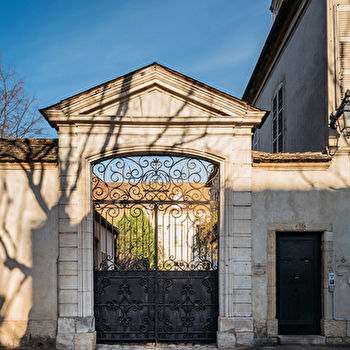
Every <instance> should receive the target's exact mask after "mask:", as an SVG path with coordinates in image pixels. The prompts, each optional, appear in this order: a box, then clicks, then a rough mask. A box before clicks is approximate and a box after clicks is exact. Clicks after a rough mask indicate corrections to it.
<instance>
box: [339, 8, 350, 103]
mask: <svg viewBox="0 0 350 350" xmlns="http://www.w3.org/2000/svg"><path fill="white" fill-rule="evenodd" d="M337 35H338V54H337V60H338V69H339V72H338V77H339V88H340V96H339V98H338V101H339V102H340V101H341V100H342V99H343V97H344V94H345V91H346V90H347V89H350V5H339V6H338V8H337Z"/></svg>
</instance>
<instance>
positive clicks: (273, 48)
mask: <svg viewBox="0 0 350 350" xmlns="http://www.w3.org/2000/svg"><path fill="white" fill-rule="evenodd" d="M302 2H303V0H293V1H286V0H285V1H283V3H282V5H281V7H280V9H279V12H278V15H277V17H276V19H275V22H274V23H273V26H272V28H271V30H270V33H269V35H268V37H267V39H266V41H265V44H264V47H263V49H262V51H261V53H260V56H259V58H258V61H257V63H256V65H255V68H254V71H253V73H252V75H251V77H250V79H249V82H248V84H247V87H246V89H245V91H244V93H243V96H242V100H244V101H247V102H248V103H249V104H253V103H254V97H255V95H256V93H257V91H258V90H259V88H260V86H261V84H262V81H263V79H264V77H265V76H266V74H267V72H268V70H269V67H270V66H271V64H272V62H273V60H274V58H275V56H276V54H277V52H278V49H279V47H280V45H281V43H282V42H283V41H284V39H285V35H286V34H287V32H288V29H289V27H290V25H291V23H292V21H293V18H294V16H295V14H296V13H297V12H298V10H299V8H300V6H301V4H302Z"/></svg>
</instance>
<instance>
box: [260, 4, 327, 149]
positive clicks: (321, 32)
mask: <svg viewBox="0 0 350 350" xmlns="http://www.w3.org/2000/svg"><path fill="white" fill-rule="evenodd" d="M325 16H326V1H319V0H312V1H311V3H310V5H309V6H308V7H307V9H306V12H305V14H304V16H303V17H302V19H301V21H300V23H299V24H298V25H297V27H296V29H295V31H294V32H292V33H291V36H290V39H288V40H287V41H286V43H283V45H282V44H281V47H280V53H279V55H277V56H276V57H275V58H274V59H275V60H276V61H274V63H273V64H272V65H271V73H269V76H268V78H267V81H266V82H264V83H263V85H262V86H263V87H262V90H261V91H260V92H259V95H258V97H256V100H255V102H254V103H255V105H256V106H257V107H259V108H263V109H266V110H269V111H271V112H272V99H273V95H274V93H275V91H276V89H277V87H278V86H279V85H280V84H281V83H283V88H284V119H285V123H284V135H285V145H284V146H285V152H307V151H322V150H323V149H324V148H325V147H326V145H327V141H328V139H327V138H328V130H327V123H328V120H327V118H328V113H327V112H328V105H327V90H326V88H327V70H328V67H327V57H326V45H327V34H326V32H327V31H326V27H325V21H326V19H325ZM284 45H286V46H284ZM259 133H260V134H259V148H258V150H260V151H264V152H272V114H270V115H269V116H268V118H267V119H266V121H265V123H264V124H263V126H262V128H261V129H260V130H259Z"/></svg>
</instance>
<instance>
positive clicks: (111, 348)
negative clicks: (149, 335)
mask: <svg viewBox="0 0 350 350" xmlns="http://www.w3.org/2000/svg"><path fill="white" fill-rule="evenodd" d="M96 349H97V350H216V349H217V346H216V344H214V343H212V344H189V343H147V344H145V343H140V344H127V343H125V344H123V343H121V344H97V347H96Z"/></svg>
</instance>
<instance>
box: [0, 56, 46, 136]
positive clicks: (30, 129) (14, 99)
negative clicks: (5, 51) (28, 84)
mask: <svg viewBox="0 0 350 350" xmlns="http://www.w3.org/2000/svg"><path fill="white" fill-rule="evenodd" d="M24 85H25V79H24V78H20V77H19V75H18V73H17V72H15V71H14V70H13V69H12V66H11V65H9V66H4V64H3V62H2V55H1V53H0V137H1V138H4V137H8V138H24V137H38V136H40V135H41V134H42V133H43V124H42V120H43V118H42V116H41V115H40V114H39V113H38V112H37V110H38V108H37V105H36V100H37V99H36V96H35V92H28V91H26V90H25V88H24Z"/></svg>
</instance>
